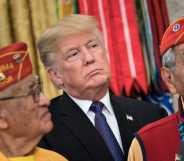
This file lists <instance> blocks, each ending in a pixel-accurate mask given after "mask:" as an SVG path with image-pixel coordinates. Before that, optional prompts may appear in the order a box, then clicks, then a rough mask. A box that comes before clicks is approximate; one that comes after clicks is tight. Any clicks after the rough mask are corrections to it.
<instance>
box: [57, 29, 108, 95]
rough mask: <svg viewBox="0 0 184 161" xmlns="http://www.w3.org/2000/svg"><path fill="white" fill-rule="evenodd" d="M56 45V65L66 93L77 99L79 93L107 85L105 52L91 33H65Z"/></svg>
mask: <svg viewBox="0 0 184 161" xmlns="http://www.w3.org/2000/svg"><path fill="white" fill-rule="evenodd" d="M58 46H59V54H58V55H59V56H58V58H57V64H59V70H60V74H61V80H60V81H61V82H62V84H63V88H64V90H65V91H66V92H68V93H69V94H71V95H72V96H74V97H78V96H79V95H80V98H81V97H82V95H83V93H87V92H88V91H90V90H92V89H94V88H107V87H108V83H109V79H110V69H109V62H108V59H107V53H106V51H105V48H104V45H103V43H102V41H101V40H100V38H98V37H97V36H96V35H95V34H94V33H92V32H83V33H81V34H76V35H71V36H67V37H66V38H65V39H64V40H63V41H62V42H60V43H59V45H58ZM85 97H86V96H84V98H85Z"/></svg>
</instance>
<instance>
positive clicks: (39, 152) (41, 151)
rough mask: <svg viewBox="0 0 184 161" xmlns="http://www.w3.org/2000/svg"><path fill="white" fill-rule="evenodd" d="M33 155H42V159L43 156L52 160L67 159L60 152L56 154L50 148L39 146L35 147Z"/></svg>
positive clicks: (63, 160) (62, 160) (65, 160)
mask: <svg viewBox="0 0 184 161" xmlns="http://www.w3.org/2000/svg"><path fill="white" fill-rule="evenodd" d="M35 156H36V157H37V158H38V157H39V158H40V157H42V159H43V160H44V158H47V159H48V158H49V160H52V161H67V159H66V158H65V157H64V156H62V155H61V154H58V153H56V152H54V151H51V150H47V149H43V148H39V147H38V148H36V152H35Z"/></svg>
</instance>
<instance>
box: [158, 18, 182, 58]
mask: <svg viewBox="0 0 184 161" xmlns="http://www.w3.org/2000/svg"><path fill="white" fill-rule="evenodd" d="M181 43H184V17H182V18H179V19H177V20H176V21H175V22H173V23H171V24H170V25H169V27H168V28H167V29H166V31H165V33H164V35H163V37H162V40H161V45H160V54H161V55H163V54H164V53H165V52H166V51H167V50H168V49H169V48H171V47H173V46H175V45H178V44H181Z"/></svg>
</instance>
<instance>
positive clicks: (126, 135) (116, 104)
mask: <svg viewBox="0 0 184 161" xmlns="http://www.w3.org/2000/svg"><path fill="white" fill-rule="evenodd" d="M111 103H112V106H113V109H114V113H115V115H116V119H117V122H118V126H119V130H120V135H121V140H122V144H123V150H124V152H125V154H128V150H129V145H130V144H131V140H132V138H133V134H132V130H131V124H132V123H133V120H128V119H127V116H128V114H127V113H126V112H127V111H126V110H125V109H127V106H128V104H126V103H125V102H124V101H123V100H122V99H121V101H119V100H118V98H117V97H115V96H111ZM125 157H126V158H127V156H125Z"/></svg>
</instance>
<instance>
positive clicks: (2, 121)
mask: <svg viewBox="0 0 184 161" xmlns="http://www.w3.org/2000/svg"><path fill="white" fill-rule="evenodd" d="M7 128H8V122H7V120H6V114H5V113H4V111H3V110H0V129H1V130H5V129H7Z"/></svg>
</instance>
